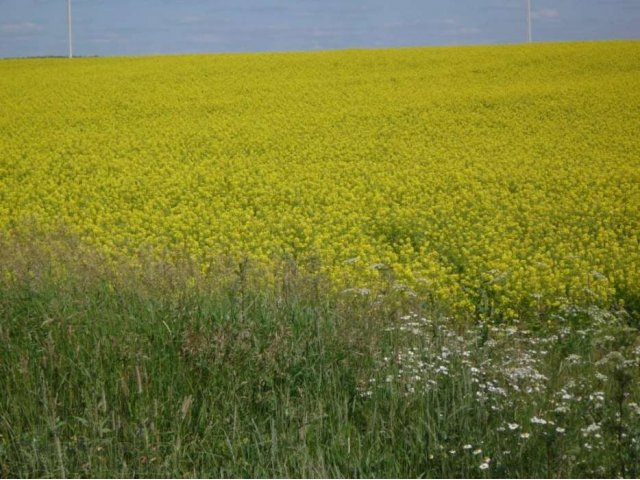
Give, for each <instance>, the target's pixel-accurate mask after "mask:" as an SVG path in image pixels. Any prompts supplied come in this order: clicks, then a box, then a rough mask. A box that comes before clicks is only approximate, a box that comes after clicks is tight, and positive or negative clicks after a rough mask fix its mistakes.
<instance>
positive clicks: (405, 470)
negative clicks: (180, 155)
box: [0, 240, 640, 478]
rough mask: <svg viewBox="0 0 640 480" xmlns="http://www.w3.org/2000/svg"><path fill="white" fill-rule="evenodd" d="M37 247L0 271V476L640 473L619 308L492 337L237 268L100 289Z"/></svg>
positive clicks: (636, 359) (441, 318)
mask: <svg viewBox="0 0 640 480" xmlns="http://www.w3.org/2000/svg"><path fill="white" fill-rule="evenodd" d="M65 241H66V240H65ZM50 245H53V247H52V249H50V250H49V253H45V254H43V253H42V252H41V251H38V250H37V249H34V250H28V249H26V247H25V248H22V249H20V248H16V247H15V245H14V247H13V250H11V252H12V253H11V255H9V254H7V253H6V250H5V251H4V252H3V253H2V255H4V256H2V257H0V258H2V262H3V264H2V267H3V272H4V273H3V277H2V280H1V281H0V391H2V392H3V395H1V396H0V473H1V475H2V476H3V477H24V476H29V477H65V476H69V477H78V476H82V477H115V476H118V477H134V476H136V477H150V476H153V477H169V476H171V477H176V476H177V477H189V476H198V477H276V476H277V477H319V476H322V477H372V476H375V477H462V476H464V477H557V476H562V477H590V476H599V477H614V476H623V477H630V478H632V477H637V476H638V474H639V473H640V472H639V469H640V445H639V442H640V440H639V436H640V406H639V405H638V404H639V403H640V398H639V383H640V382H639V375H638V373H639V368H640V367H639V365H640V343H639V338H640V337H639V336H638V331H637V330H636V329H635V328H634V327H632V326H630V323H631V322H630V321H629V318H628V316H627V315H626V313H625V312H624V311H623V310H612V309H608V310H606V309H601V308H597V307H586V308H578V307H570V308H566V309H565V310H563V311H558V312H555V313H554V314H553V315H551V314H549V317H548V318H544V319H542V321H539V320H537V323H528V324H527V323H524V322H523V323H522V324H511V325H498V324H492V323H491V322H475V321H470V320H464V319H457V318H450V317H447V314H446V311H443V310H441V309H438V308H437V306H434V305H430V304H428V303H425V302H422V301H420V300H419V299H415V298H411V297H408V296H406V295H404V294H403V293H402V291H399V290H394V289H389V290H388V291H387V292H386V293H381V294H380V295H375V296H373V295H371V294H370V295H366V294H365V293H366V292H363V291H357V290H356V291H348V292H343V293H342V294H340V295H329V294H326V293H324V291H323V289H322V285H323V282H322V280H321V278H320V277H317V278H303V277H301V276H300V275H298V274H297V273H296V270H295V268H294V266H293V265H292V264H286V265H285V266H284V267H283V268H282V270H281V271H280V272H279V273H278V275H279V277H278V278H279V282H277V285H276V286H275V287H272V288H266V287H265V286H264V285H263V284H262V283H261V282H260V281H259V278H255V277H259V274H258V273H257V272H255V271H252V270H251V266H249V265H247V264H239V265H232V266H230V267H229V269H228V271H226V273H225V275H224V276H223V274H222V269H221V270H220V272H218V273H217V274H216V275H219V277H217V278H216V277H215V276H214V277H211V278H208V279H203V278H199V277H198V278H195V277H194V276H193V272H192V271H190V270H189V268H187V267H186V266H185V265H187V264H188V262H185V263H184V265H183V266H180V264H179V262H174V263H173V264H166V265H163V264H159V263H158V264H152V263H151V262H150V263H148V265H147V266H146V268H143V269H142V270H137V271H138V272H140V271H142V272H143V273H139V274H134V273H133V270H131V271H130V272H129V274H127V271H126V270H122V269H121V270H119V271H115V273H114V272H113V271H112V272H111V273H107V270H106V269H102V270H101V267H100V266H101V265H102V263H101V260H100V259H98V258H93V259H92V258H91V257H90V256H89V255H87V254H86V252H83V251H81V249H78V246H77V245H76V246H74V247H72V248H69V249H67V253H66V254H68V255H69V258H66V260H65V261H66V263H64V262H63V263H62V264H53V263H51V262H50V260H51V251H53V250H55V242H52V243H51V244H50ZM38 252H39V253H38ZM74 252H75V255H76V257H77V259H78V260H77V261H75V262H73V261H71V257H72V256H73V255H74ZM59 253H60V252H59V251H58V252H57V253H56V255H58V257H60V255H59ZM56 265H57V266H56ZM61 265H62V266H64V268H62V266H61ZM189 279H190V280H189ZM372 297H373V298H372Z"/></svg>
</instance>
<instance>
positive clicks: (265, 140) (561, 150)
mask: <svg viewBox="0 0 640 480" xmlns="http://www.w3.org/2000/svg"><path fill="white" fill-rule="evenodd" d="M639 59H640V44H639V43H638V42H602V43H571V44H542V45H534V46H507V47H465V48H437V49H397V50H371V51H341V52H320V53H291V54H255V55H212V56H174V57H149V58H104V59H74V60H73V61H67V60H65V59H55V60H53V59H51V60H42V59H40V60H7V61H2V62H0V106H1V108H2V112H3V114H2V115H1V116H0V147H1V151H0V391H1V392H3V394H2V395H0V476H2V477H8V476H11V477H23V476H36V477H51V476H56V477H58V476H60V477H64V476H83V477H113V476H122V477H134V476H136V477H140V476H142V477H148V476H154V477H166V476H178V477H187V476H199V477H274V476H277V477H300V476H303V477H317V476H322V477H371V476H376V477H462V476H464V477H472V478H473V477H479V478H483V477H618V476H620V477H629V478H636V477H638V476H639V475H640V334H639V330H638V329H639V327H640V268H639V267H640V245H639V238H640V237H639V232H640V163H639V162H640V159H639V157H638V153H639V152H640V148H639V147H640V124H639V123H638V121H637V120H638V108H639V107H640V75H639V73H640V60H639Z"/></svg>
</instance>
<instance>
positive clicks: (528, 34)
mask: <svg viewBox="0 0 640 480" xmlns="http://www.w3.org/2000/svg"><path fill="white" fill-rule="evenodd" d="M527 40H528V41H529V43H531V42H532V35H531V0H527Z"/></svg>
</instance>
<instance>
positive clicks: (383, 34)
mask: <svg viewBox="0 0 640 480" xmlns="http://www.w3.org/2000/svg"><path fill="white" fill-rule="evenodd" d="M531 1H532V10H533V39H534V41H545V42H547V41H567V40H604V39H623V38H626V39H629V38H630V39H640V0H531ZM66 4H67V0H0V57H26V56H50V55H66V54H67V48H68V47H67V5H66ZM72 6H73V36H74V41H73V47H74V54H75V55H79V56H90V55H99V56H110V55H148V54H159V53H169V54H173V53H200V52H247V51H248V52H254V51H290V50H327V49H340V48H376V47H396V46H429V45H460V44H503V43H519V42H523V41H525V40H526V0H72Z"/></svg>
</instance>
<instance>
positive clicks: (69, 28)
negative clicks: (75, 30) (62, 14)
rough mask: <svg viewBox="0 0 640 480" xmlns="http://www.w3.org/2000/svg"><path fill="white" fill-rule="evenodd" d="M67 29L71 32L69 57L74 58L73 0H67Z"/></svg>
mask: <svg viewBox="0 0 640 480" xmlns="http://www.w3.org/2000/svg"><path fill="white" fill-rule="evenodd" d="M67 30H68V32H69V58H73V37H72V34H71V0H67Z"/></svg>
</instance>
